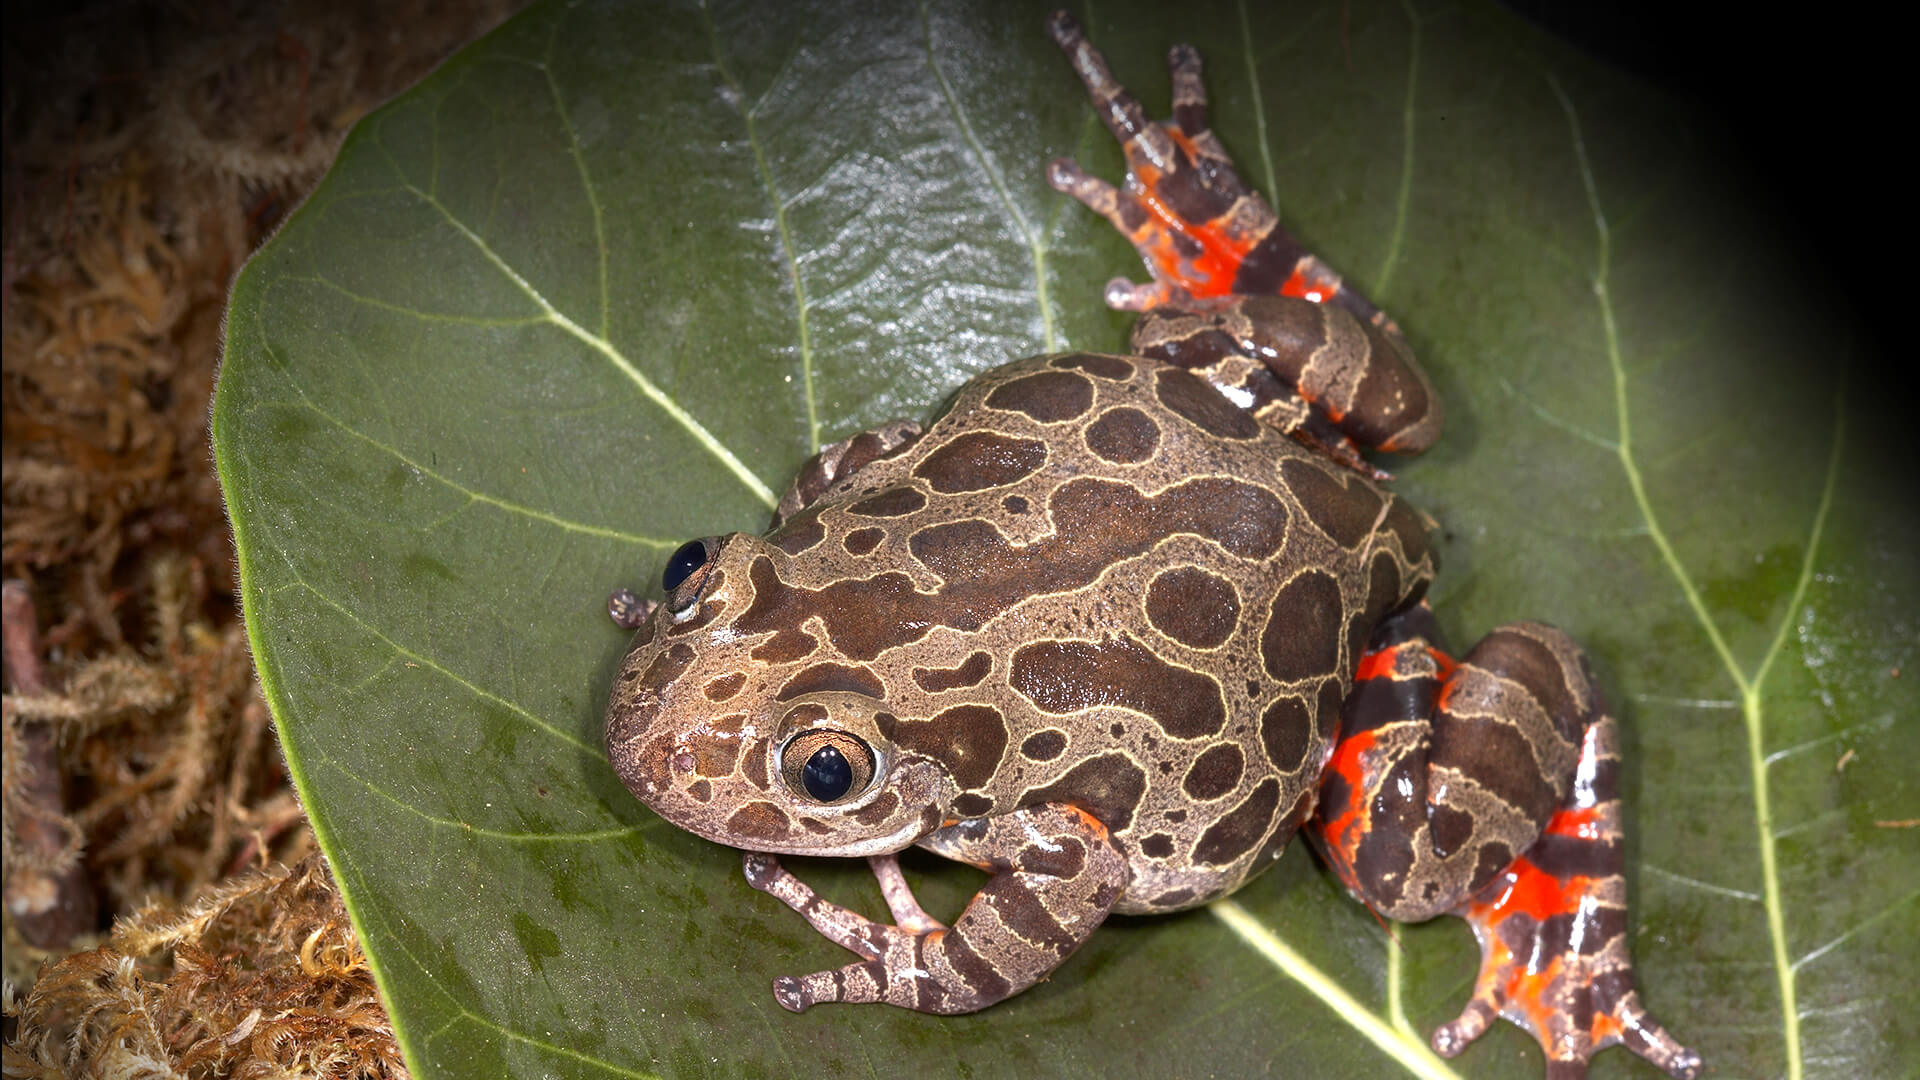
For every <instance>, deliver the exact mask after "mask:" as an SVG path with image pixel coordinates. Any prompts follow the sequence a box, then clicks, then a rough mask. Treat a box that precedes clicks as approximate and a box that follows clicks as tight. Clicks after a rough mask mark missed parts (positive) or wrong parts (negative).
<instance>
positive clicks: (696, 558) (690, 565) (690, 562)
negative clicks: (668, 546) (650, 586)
mask: <svg viewBox="0 0 1920 1080" xmlns="http://www.w3.org/2000/svg"><path fill="white" fill-rule="evenodd" d="M705 565H707V542H706V541H705V540H689V541H687V542H686V543H684V544H681V545H680V546H679V547H677V548H674V549H673V554H671V555H669V556H667V569H666V572H665V573H663V574H661V575H660V584H661V585H662V586H664V587H665V588H666V590H667V591H668V592H672V591H673V590H675V589H677V588H679V587H680V583H681V582H683V581H685V580H687V579H688V578H690V577H692V576H693V572H694V571H695V570H698V569H700V568H701V567H703V566H705Z"/></svg>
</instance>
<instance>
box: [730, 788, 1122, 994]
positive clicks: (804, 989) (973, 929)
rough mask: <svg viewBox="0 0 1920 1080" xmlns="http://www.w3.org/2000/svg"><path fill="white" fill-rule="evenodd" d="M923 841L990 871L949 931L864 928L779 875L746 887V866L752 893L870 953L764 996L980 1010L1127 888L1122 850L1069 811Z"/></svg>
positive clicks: (1081, 934) (1016, 988) (1060, 951)
mask: <svg viewBox="0 0 1920 1080" xmlns="http://www.w3.org/2000/svg"><path fill="white" fill-rule="evenodd" d="M921 846H923V847H926V848H928V849H930V850H932V851H934V852H937V853H938V854H941V855H945V856H948V857H949V858H954V859H959V860H961V861H963V862H969V863H973V864H974V865H976V866H980V867H982V868H984V869H987V870H989V871H991V872H992V873H993V877H992V878H990V879H989V880H988V881H987V884H986V885H985V886H984V887H983V888H982V889H981V890H980V892H979V893H978V894H976V895H975V896H974V898H973V900H972V901H971V902H970V903H968V904H967V908H966V910H965V911H964V912H962V913H961V915H960V918H959V919H957V920H955V921H954V924H953V926H952V928H950V929H946V930H933V931H930V932H927V933H919V934H915V933H909V932H906V931H903V930H901V929H899V928H896V927H891V926H884V925H882V924H879V923H874V922H871V921H869V920H866V919H863V918H861V917H860V916H859V915H857V914H855V913H853V912H850V911H847V910H846V909H845V908H840V907H837V906H835V905H832V904H828V903H826V902H825V901H822V900H820V899H819V898H817V897H815V896H813V895H812V893H811V891H810V890H806V889H805V887H804V886H798V887H797V888H796V886H797V882H793V881H792V879H791V878H790V877H789V876H787V875H785V873H784V871H780V872H778V873H777V874H768V873H765V872H762V873H761V874H760V877H759V879H758V880H756V879H755V876H754V874H755V871H754V867H753V866H752V864H751V862H750V863H749V880H751V881H753V883H754V885H755V887H756V888H761V889H764V890H766V891H768V892H772V893H773V894H774V895H776V896H778V897H780V899H782V900H783V901H785V902H786V903H787V904H788V906H790V907H792V908H793V909H794V910H796V911H799V912H800V913H801V914H803V915H805V916H806V917H807V919H808V921H809V922H811V923H813V925H814V928H815V929H817V930H820V931H821V932H822V933H823V934H825V935H826V936H827V937H829V938H831V939H833V940H834V941H836V942H838V943H839V944H841V945H843V946H846V947H847V948H849V949H852V950H854V951H856V952H859V953H861V954H862V955H864V956H867V957H869V958H870V959H868V960H865V961H863V962H861V963H855V964H849V965H847V966H846V967H844V968H841V969H839V970H838V971H821V972H815V973H814V974H811V975H805V976H801V977H798V978H793V977H783V978H781V979H778V980H776V981H775V983H774V995H775V997H776V998H778V1000H779V1001H780V1003H781V1004H782V1005H784V1006H786V1007H787V1008H789V1009H793V1010H795V1011H800V1010H803V1009H805V1008H807V1007H808V1006H811V1005H815V1004H818V1003H820V1002H825V1001H846V1002H863V1001H884V1002H886V1003H887V1004H890V1005H898V1006H901V1007H903V1008H908V1009H916V1010H918V1011H920V1012H930V1013H948V1014H951V1013H968V1012H974V1011H975V1010H978V1009H984V1008H986V1007H987V1006H989V1005H992V1004H993V1003H995V1002H997V1001H1001V1000H1004V999H1006V998H1009V997H1012V996H1013V995H1015V994H1017V993H1019V992H1020V991H1022V990H1025V989H1026V988H1027V987H1029V986H1032V985H1033V984H1034V983H1036V982H1038V981H1040V980H1041V979H1043V978H1045V977H1046V976H1047V975H1048V974H1049V973H1051V972H1052V971H1053V970H1054V969H1055V968H1057V967H1059V966H1060V963H1061V962H1062V961H1063V960H1065V959H1066V958H1067V957H1068V956H1069V955H1071V954H1072V953H1073V951H1074V950H1075V949H1077V948H1079V947H1080V945H1081V943H1083V942H1085V941H1086V939H1087V938H1088V937H1089V936H1091V935H1092V934H1093V932H1094V930H1095V929H1096V928H1098V927H1099V925H1100V924H1101V922H1103V921H1104V920H1105V919H1106V917H1107V913H1108V912H1109V911H1111V910H1112V909H1113V905H1114V902H1115V901H1116V900H1118V899H1119V897H1120V894H1121V892H1122V891H1123V890H1124V889H1125V888H1126V881H1127V862H1126V857H1125V855H1123V854H1122V853H1121V851H1120V849H1119V848H1118V847H1117V846H1116V845H1115V844H1114V842H1113V840H1112V838H1111V837H1110V836H1109V835H1108V834H1107V830H1106V828H1105V827H1104V826H1102V825H1101V824H1100V823H1099V822H1098V821H1096V820H1095V819H1094V818H1093V817H1091V816H1090V815H1088V814H1086V813H1085V812H1084V811H1081V810H1079V809H1077V808H1074V807H1071V806H1062V805H1043V806H1033V807H1028V808H1026V809H1023V810H1020V811H1016V812H1015V813H1012V814H1007V815H1005V816H1002V817H995V818H988V819H982V820H976V821H968V822H962V823H961V824H959V825H955V826H952V827H950V828H946V829H942V830H940V831H938V832H936V833H934V834H932V835H931V836H929V837H927V838H926V839H925V840H923V841H922V842H921ZM750 858H751V857H750ZM769 861H770V860H769ZM783 889H784V891H783Z"/></svg>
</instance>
